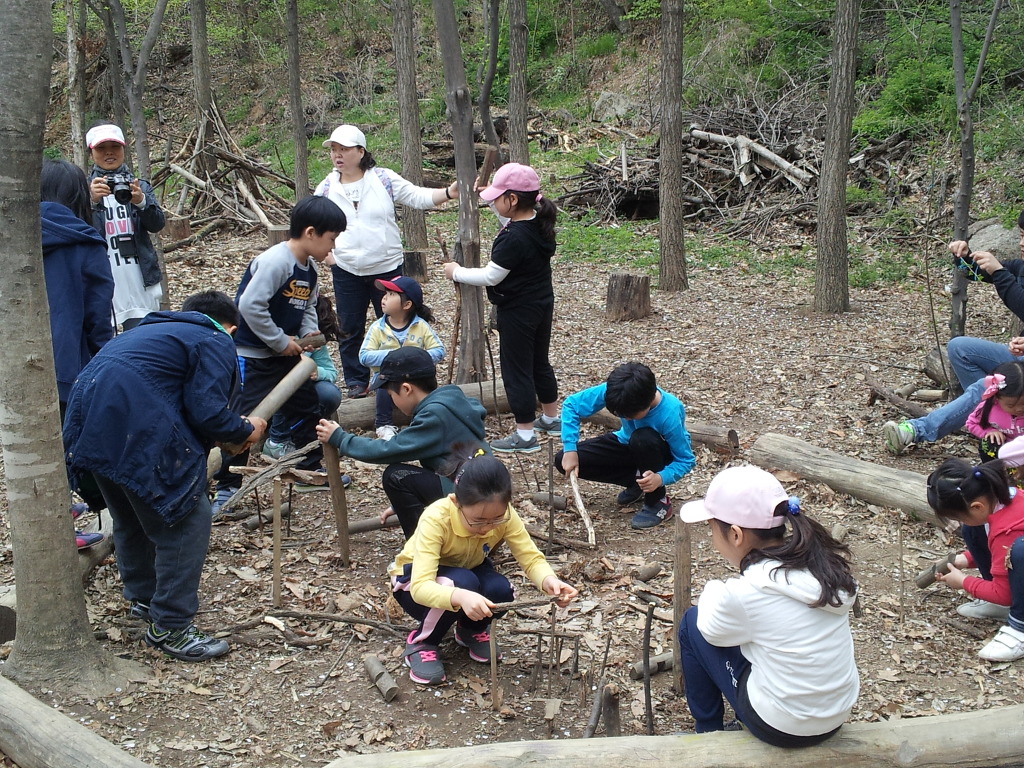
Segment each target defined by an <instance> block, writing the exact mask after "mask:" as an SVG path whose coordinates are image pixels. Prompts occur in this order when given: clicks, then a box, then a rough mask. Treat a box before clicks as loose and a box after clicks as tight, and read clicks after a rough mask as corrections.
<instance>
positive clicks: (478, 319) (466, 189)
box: [433, 0, 487, 384]
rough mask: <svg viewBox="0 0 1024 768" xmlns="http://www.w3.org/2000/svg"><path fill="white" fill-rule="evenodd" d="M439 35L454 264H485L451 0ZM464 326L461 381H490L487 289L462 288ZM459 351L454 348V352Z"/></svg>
mask: <svg viewBox="0 0 1024 768" xmlns="http://www.w3.org/2000/svg"><path fill="white" fill-rule="evenodd" d="M433 6H434V18H435V20H436V24H437V37H438V40H439V42H440V45H441V58H442V62H443V64H444V80H445V84H446V89H447V90H446V92H445V103H446V104H447V105H448V118H449V120H450V121H451V125H452V138H453V139H454V143H455V174H456V178H457V179H458V180H459V239H458V241H457V242H456V243H455V253H454V258H455V261H457V262H459V264H462V265H463V266H466V267H479V266H480V217H479V214H478V212H477V201H476V193H475V192H474V191H473V180H474V178H475V177H476V156H475V154H474V152H473V102H472V100H471V99H470V94H469V85H468V84H467V82H466V68H465V66H464V65H463V63H462V41H461V40H460V39H459V28H458V24H457V23H456V20H455V6H454V5H453V3H452V0H433ZM460 290H461V291H462V326H461V333H460V336H461V338H462V344H461V345H460V349H459V370H458V374H457V375H456V381H457V382H458V383H460V384H465V383H468V382H470V381H481V380H483V379H485V378H486V374H487V369H486V367H485V365H484V333H485V329H484V305H483V291H482V290H481V289H480V288H478V287H476V286H470V285H463V286H461V288H460ZM454 353H455V350H452V354H454Z"/></svg>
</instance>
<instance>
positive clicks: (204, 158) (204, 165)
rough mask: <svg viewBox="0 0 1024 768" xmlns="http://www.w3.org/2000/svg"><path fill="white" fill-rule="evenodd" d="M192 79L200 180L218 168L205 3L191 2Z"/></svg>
mask: <svg viewBox="0 0 1024 768" xmlns="http://www.w3.org/2000/svg"><path fill="white" fill-rule="evenodd" d="M191 5H192V13H191V14H190V16H191V19H192V77H193V79H194V81H195V94H196V148H195V155H196V170H197V171H199V178H203V177H204V176H206V175H209V174H212V173H213V172H214V171H215V170H216V169H217V158H216V156H215V155H213V154H212V153H211V152H208V151H207V149H206V148H207V145H208V144H209V143H210V138H211V137H212V135H213V119H212V114H213V87H212V86H211V85H210V43H209V38H208V37H207V34H206V0H191Z"/></svg>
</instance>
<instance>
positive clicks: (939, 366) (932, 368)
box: [924, 344, 963, 392]
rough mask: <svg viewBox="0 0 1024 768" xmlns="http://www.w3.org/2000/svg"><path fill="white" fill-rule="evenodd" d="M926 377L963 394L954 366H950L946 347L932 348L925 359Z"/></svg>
mask: <svg viewBox="0 0 1024 768" xmlns="http://www.w3.org/2000/svg"><path fill="white" fill-rule="evenodd" d="M924 372H925V375H926V376H927V377H928V378H929V379H931V380H932V381H934V382H935V383H936V384H940V385H942V386H943V387H951V388H952V389H953V390H954V391H956V392H961V391H963V390H961V389H960V382H959V381H957V378H956V374H955V373H953V366H952V365H950V364H949V357H948V356H947V355H946V345H945V344H943V345H942V346H941V347H932V349H931V350H930V351H929V352H928V354H927V355H925V357H924Z"/></svg>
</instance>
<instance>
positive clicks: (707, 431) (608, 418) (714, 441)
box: [584, 408, 740, 453]
mask: <svg viewBox="0 0 1024 768" xmlns="http://www.w3.org/2000/svg"><path fill="white" fill-rule="evenodd" d="M584 421H587V422H590V423H591V424H598V425H600V426H602V427H607V428H608V429H613V430H614V429H618V428H619V427H620V426H621V423H622V422H621V421H620V419H619V417H618V416H613V415H612V414H611V413H610V412H609V411H608V409H607V408H604V409H602V410H600V411H598V412H597V413H595V414H594V415H593V416H588V417H587V418H585V419H584ZM686 431H687V432H689V433H690V439H691V440H693V441H694V442H695V443H702V444H704V445H706V446H708V447H709V448H716V449H718V450H722V451H726V452H728V453H736V451H738V450H739V448H740V438H739V435H738V434H737V433H736V430H735V429H729V428H728V427H719V426H716V425H714V424H705V423H704V422H701V421H693V420H692V419H687V420H686Z"/></svg>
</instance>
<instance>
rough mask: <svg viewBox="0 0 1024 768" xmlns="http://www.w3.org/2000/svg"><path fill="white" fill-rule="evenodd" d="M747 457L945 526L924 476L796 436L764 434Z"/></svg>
mask: <svg viewBox="0 0 1024 768" xmlns="http://www.w3.org/2000/svg"><path fill="white" fill-rule="evenodd" d="M747 458H748V459H749V460H750V461H751V462H752V463H754V464H757V465H758V466H759V467H763V468H764V469H768V470H772V469H787V470H789V471H790V472H795V473H797V474H798V475H800V476H801V477H802V478H804V479H805V480H810V481H811V482H815V483H825V485H827V486H829V487H830V488H831V489H832V490H834V491H837V492H839V493H846V494H849V495H850V496H853V497H854V498H857V499H861V500H862V501H866V502H868V503H869V504H877V505H879V506H882V507H898V508H899V509H902V510H903V511H904V512H906V513H907V515H909V516H911V517H916V518H918V519H921V520H926V521H928V522H929V523H933V524H935V525H936V526H938V527H939V528H944V527H945V526H944V525H943V524H942V523H941V522H939V519H938V518H937V517H936V516H935V513H934V512H932V509H931V507H929V506H928V500H927V498H926V496H925V476H924V475H921V474H918V473H917V472H908V471H906V470H902V469H891V468H889V467H883V466H880V465H878V464H872V463H871V462H868V461H861V460H860V459H854V458H851V457H849V456H842V455H840V454H838V453H835V452H833V451H830V450H828V449H827V448H819V447H818V446H816V445H811V444H810V443H807V442H804V441H803V440H798V439H797V438H795V437H788V436H786V435H776V434H773V433H771V432H768V433H765V434H763V435H761V436H760V437H759V438H757V440H756V441H755V442H754V445H753V446H752V447H751V449H750V451H749V453H748V455H747Z"/></svg>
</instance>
